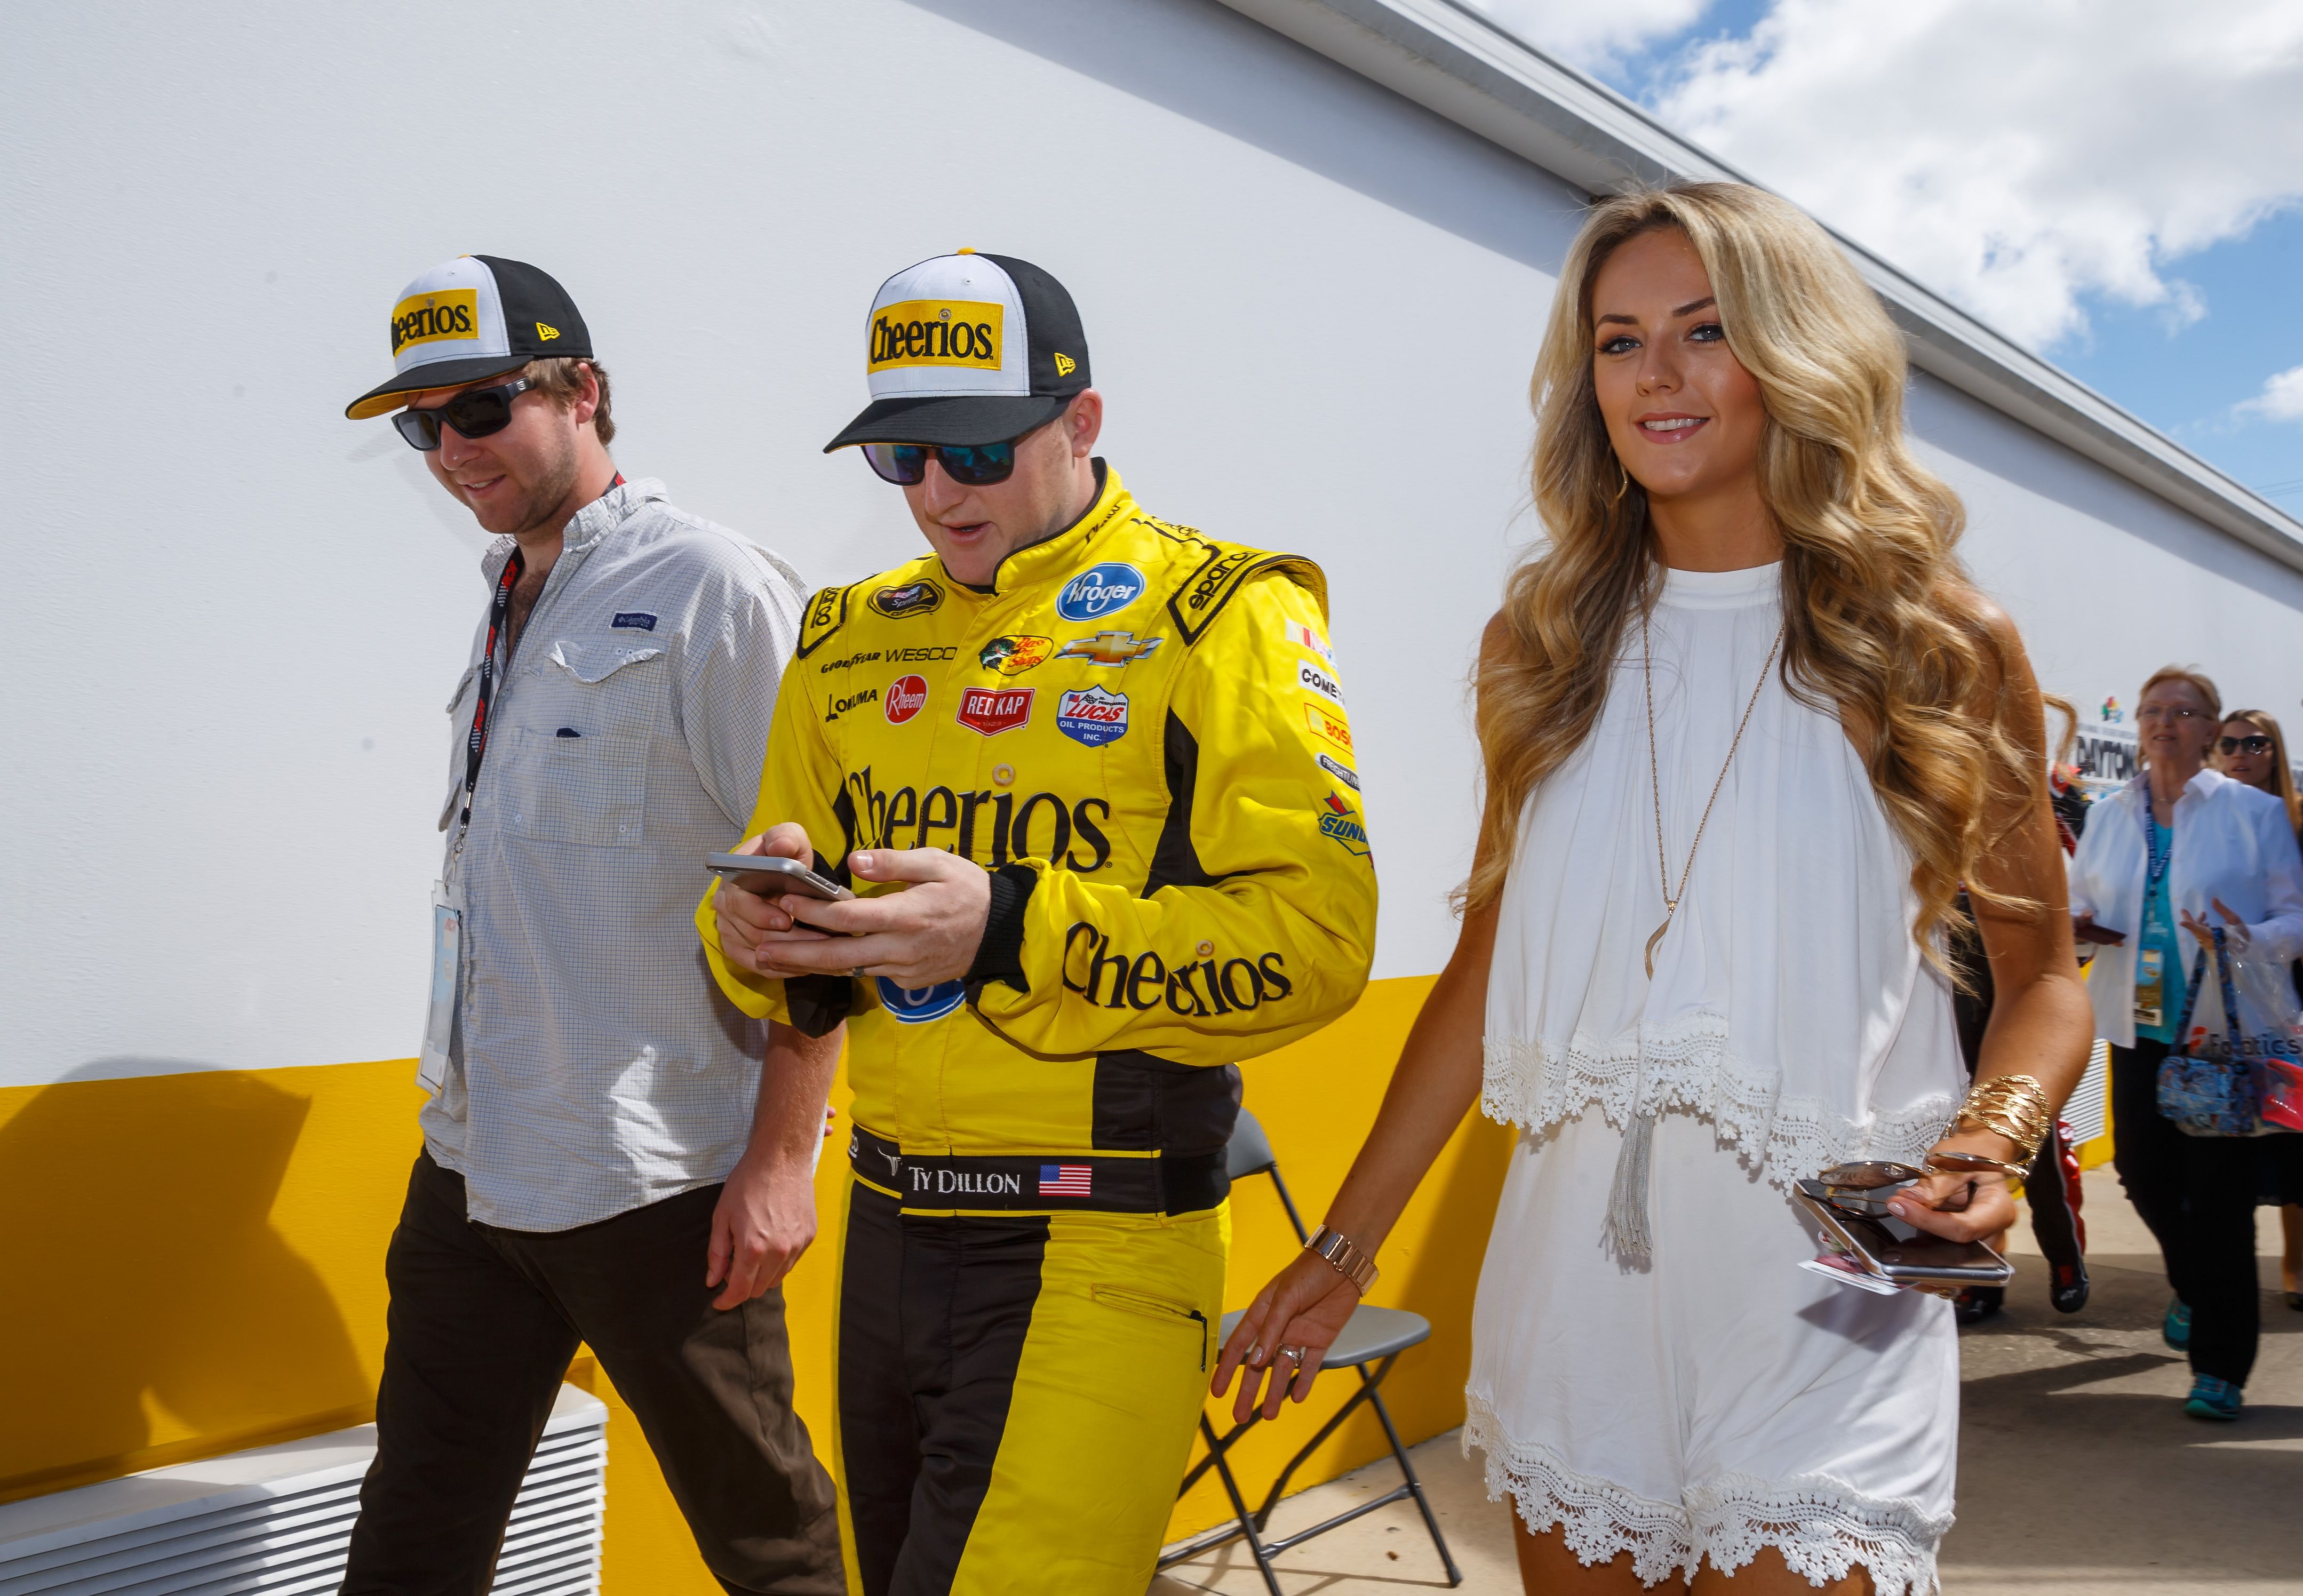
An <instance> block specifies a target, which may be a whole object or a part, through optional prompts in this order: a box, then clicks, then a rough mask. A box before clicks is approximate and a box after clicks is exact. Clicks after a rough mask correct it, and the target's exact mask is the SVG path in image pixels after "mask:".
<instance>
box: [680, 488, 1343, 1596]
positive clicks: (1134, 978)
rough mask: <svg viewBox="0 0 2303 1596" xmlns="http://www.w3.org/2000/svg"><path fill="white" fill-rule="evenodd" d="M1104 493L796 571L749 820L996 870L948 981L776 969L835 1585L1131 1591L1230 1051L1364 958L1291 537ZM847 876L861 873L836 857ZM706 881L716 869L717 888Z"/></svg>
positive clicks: (1217, 1276)
mask: <svg viewBox="0 0 2303 1596" xmlns="http://www.w3.org/2000/svg"><path fill="white" fill-rule="evenodd" d="M1097 469H1098V472H1099V476H1100V478H1101V492H1100V494H1098V496H1097V499H1096V501H1095V502H1094V504H1093V505H1092V507H1091V508H1090V509H1089V511H1087V513H1086V514H1085V515H1084V517H1082V518H1081V519H1079V520H1078V521H1077V522H1076V523H1075V524H1074V525H1073V526H1071V527H1070V528H1067V530H1065V531H1064V532H1062V533H1059V535H1058V536H1055V537H1054V538H1052V539H1050V540H1049V541H1047V542H1045V543H1042V544H1039V545H1033V547H1031V548H1027V549H1025V550H1022V551H1020V552H1018V553H1016V554H1014V555H1011V556H1010V557H1009V558H1008V560H1007V561H1005V562H1003V563H1002V564H1001V566H1000V570H999V572H998V573H997V577H996V579H995V580H994V582H993V584H992V585H991V589H990V590H988V591H979V590H976V589H973V588H970V587H965V586H963V585H961V584H959V583H957V582H955V581H953V580H952V579H951V578H949V576H948V575H947V574H946V573H945V571H944V570H943V568H942V565H941V562H940V561H938V560H937V559H936V558H935V557H934V556H932V555H929V556H924V557H923V558H921V559H918V560H915V561H913V562H910V563H908V564H906V565H903V566H899V567H898V568H897V569H896V570H891V571H888V572H886V573H884V574H882V575H881V576H878V577H874V578H870V579H869V580H866V581H863V582H858V583H856V584H855V585H853V586H852V587H835V588H827V589H825V590H824V591H822V592H821V593H818V594H817V595H814V598H813V599H812V600H811V601H810V602H809V604H808V607H807V612H806V618H805V622H804V625H803V628H802V631H801V637H800V642H799V646H798V652H797V657H796V658H795V659H794V660H793V662H792V663H791V666H790V668H789V670H788V671H786V672H785V675H784V679H783V685H782V689H781V692H780V697H779V698H778V701H777V705H776V715H775V722H774V728H773V730H772V733H771V734H770V738H769V742H768V750H767V759H766V766H765V770H764V773H763V778H762V781H761V785H760V798H759V807H758V810H757V812H756V813H755V815H754V816H753V819H752V825H751V830H752V832H755V833H756V832H762V831H764V830H766V829H767V828H768V827H769V826H771V825H772V824H775V823H779V822H783V821H797V822H798V823H801V824H802V825H803V826H805V827H806V831H807V834H808V837H809V840H810V842H811V843H812V845H813V847H814V849H815V851H816V855H817V857H816V860H815V866H816V868H817V869H818V870H820V871H822V872H824V873H825V874H831V875H832V876H834V877H835V878H837V879H839V880H840V881H842V882H848V883H849V884H853V882H852V880H851V878H850V877H849V876H848V872H847V868H846V863H847V857H848V853H849V852H850V851H851V850H853V849H858V848H893V849H909V848H944V849H952V850H955V851H957V852H958V853H960V854H962V855H964V856H966V857H968V858H971V859H973V860H974V861H975V862H976V863H978V864H980V865H982V866H984V867H985V868H986V869H987V870H989V871H991V873H992V882H991V885H992V904H991V918H990V923H989V925H988V926H987V928H986V931H985V934H984V939H983V948H982V950H981V951H980V952H979V953H978V955H977V957H976V960H975V965H974V968H973V969H971V970H970V971H969V972H968V975H967V977H966V979H964V980H958V981H953V982H949V983H947V984H943V985H941V986H937V987H931V988H927V989H923V990H913V991H905V990H902V989H899V988H898V987H897V986H896V985H895V984H893V983H891V982H889V981H886V980H852V981H851V980H848V979H847V978H834V977H809V978H806V979H797V980H793V981H790V982H781V981H773V980H768V979H765V978H763V977H760V976H757V975H752V974H750V973H748V972H744V971H739V970H736V969H733V968H730V967H729V966H728V964H727V963H726V962H725V960H724V959H723V958H721V950H720V944H719V936H718V929H717V923H716V920H715V917H714V913H713V895H711V894H707V895H706V897H705V898H704V902H703V904H702V905H701V906H700V907H699V908H698V910H697V925H698V929H699V931H700V932H701V933H702V937H703V942H704V949H705V951H706V954H707V956H708V957H709V958H710V960H711V964H712V968H713V973H714V975H716V976H717V977H718V979H719V981H720V984H721V986H722V987H723V988H724V989H725V990H726V992H727V993H728V995H729V997H730V999H731V1000H733V1001H735V1002H736V1003H737V1004H738V1005H739V1006H740V1007H742V1008H743V1009H746V1010H747V1012H750V1013H752V1014H757V1015H772V1016H773V1017H775V1018H780V1019H785V1020H788V1021H789V1022H790V1023H792V1024H795V1025H797V1026H800V1027H801V1028H802V1029H804V1030H807V1031H811V1032H814V1033H817V1034H821V1033H822V1032H823V1031H826V1030H829V1029H830V1028H831V1026H834V1025H836V1024H837V1023H839V1020H840V1019H842V1018H845V1019H846V1020H847V1021H848V1024H849V1026H850V1029H849V1033H848V1077H849V1081H850V1083H851V1085H853V1086H854V1088H855V1093H856V1098H855V1109H854V1114H855V1120H856V1131H855V1135H854V1138H853V1143H852V1145H851V1147H850V1161H851V1166H852V1178H851V1180H850V1183H849V1186H848V1209H847V1213H846V1215H845V1219H844V1223H843V1227H842V1243H841V1248H842V1251H841V1281H840V1305H839V1335H838V1340H839V1376H838V1379H839V1393H838V1397H839V1424H838V1425H837V1427H836V1434H837V1451H838V1457H839V1466H840V1474H841V1477H842V1483H843V1486H844V1488H845V1489H844V1491H843V1502H842V1507H843V1512H844V1514H845V1516H846V1517H845V1523H844V1526H843V1527H844V1530H845V1533H846V1534H847V1536H848V1558H849V1563H848V1566H849V1569H850V1575H849V1578H850V1583H851V1586H852V1588H855V1589H856V1590H859V1591H862V1592H868V1593H870V1596H881V1593H882V1592H904V1593H906V1596H910V1593H912V1592H944V1591H969V1592H974V1591H984V1592H991V1591H1000V1592H1008V1591H1019V1590H1042V1589H1044V1590H1062V1591H1066V1592H1104V1591H1109V1592H1123V1591H1124V1592H1127V1593H1128V1596H1140V1592H1142V1591H1143V1587H1144V1585H1145V1583H1147V1581H1148V1579H1149V1577H1150V1575H1151V1563H1152V1560H1153V1558H1154V1557H1155V1555H1156V1552H1157V1550H1158V1546H1159V1543H1160V1532H1161V1530H1162V1529H1163V1527H1164V1526H1165V1524H1166V1522H1167V1518H1168V1509H1169V1507H1171V1506H1172V1504H1173V1501H1174V1497H1175V1491H1176V1486H1177V1482H1178V1480H1179V1478H1180V1476H1181V1474H1182V1472H1183V1467H1184V1464H1185V1454H1186V1451H1187V1449H1188V1448H1189V1445H1190V1440H1191V1435H1192V1432H1193V1430H1194V1423H1195V1420H1196V1415H1197V1414H1198V1412H1199V1409H1200V1404H1201V1399H1202V1395H1203V1393H1204V1391H1205V1389H1206V1388H1205V1383H1204V1382H1205V1379H1206V1372H1207V1370H1208V1368H1209V1367H1210V1360H1211V1357H1212V1355H1213V1352H1214V1349H1215V1346H1216V1326H1217V1325H1218V1323H1219V1321H1220V1319H1221V1307H1222V1292H1223V1277H1224V1255H1225V1251H1226V1246H1227V1237H1228V1211H1227V1207H1226V1203H1225V1198H1226V1192H1227V1181H1226V1178H1225V1174H1224V1153H1223V1149H1224V1144H1225V1142H1226V1140H1227V1138H1228V1136H1229V1135H1230V1132H1231V1127H1232V1122H1233V1119H1234V1118H1235V1116H1236V1112H1237V1108H1238V1102H1239V1074H1238V1070H1237V1069H1236V1068H1235V1066H1236V1063H1237V1061H1238V1060H1242V1059H1245V1058H1249V1057H1252V1056H1253V1055H1255V1054H1257V1053H1261V1052H1265V1051H1270V1049H1273V1048H1276V1047H1278V1046H1280V1045H1282V1044H1283V1043H1289V1042H1293V1041H1295V1040H1297V1039H1298V1038H1301V1037H1303V1036H1306V1035H1309V1034H1312V1032H1313V1031H1316V1030H1317V1029H1319V1028H1320V1026H1324V1025H1326V1024H1327V1023H1328V1022H1329V1021H1330V1020H1332V1019H1334V1018H1336V1017H1337V1015H1339V1014H1341V1013H1342V1012H1343V1011H1344V1010H1345V1009H1346V1008H1348V1007H1349V1006H1350V1005H1351V1003H1352V1002H1353V1001H1354V999H1355V998H1356V997H1357V996H1358V995H1359V992H1360V991H1361V989H1362V986H1363V985H1364V984H1365V983H1366V979H1367V972H1368V963H1369V958H1370V954H1371V949H1372V945H1373V942H1374V932H1375V909H1376V886H1375V874H1374V868H1373V864H1372V861H1371V858H1370V857H1369V847H1368V840H1367V833H1366V831H1365V829H1364V826H1363V823H1362V819H1361V812H1360V805H1359V778H1358V774H1357V773H1356V770H1355V768H1354V763H1353V757H1352V733H1351V727H1350V722H1349V720H1348V718H1347V716H1346V714H1345V709H1344V694H1343V688H1342V686H1341V684H1340V680H1339V677H1338V675H1337V671H1336V668H1335V664H1334V661H1333V658H1332V655H1331V654H1330V651H1329V645H1328V641H1327V635H1326V634H1327V618H1326V612H1325V611H1326V587H1325V582H1324V578H1322V577H1321V575H1320V571H1319V569H1318V568H1317V567H1316V566H1314V565H1313V564H1312V563H1311V562H1309V561H1307V560H1303V559H1302V558H1299V557H1297V556H1295V555H1290V554H1277V553H1264V552H1261V551H1258V550H1254V549H1248V548H1241V547H1238V546H1236V545H1228V544H1221V543H1217V542H1214V541H1212V540H1211V539H1209V538H1207V537H1204V536H1201V535H1200V534H1199V533H1198V532H1196V531H1194V530H1193V529H1191V528H1185V527H1178V526H1173V525H1170V524H1168V523H1167V522H1164V521H1160V520H1158V519H1154V518H1152V517H1151V516H1150V515H1147V514H1145V513H1144V512H1143V511H1142V510H1140V509H1138V508H1137V506H1136V504H1135V501H1134V500H1133V499H1132V498H1131V497H1130V496H1129V495H1128V494H1127V492H1126V489H1125V488H1124V487H1123V486H1121V484H1120V480H1119V477H1118V473H1117V472H1116V471H1112V470H1110V469H1108V468H1106V467H1104V466H1103V464H1102V462H1101V461H1099V462H1097ZM864 890H865V891H881V890H884V889H880V888H873V887H870V886H868V885H867V886H866V887H865V889H864ZM715 891H716V889H715Z"/></svg>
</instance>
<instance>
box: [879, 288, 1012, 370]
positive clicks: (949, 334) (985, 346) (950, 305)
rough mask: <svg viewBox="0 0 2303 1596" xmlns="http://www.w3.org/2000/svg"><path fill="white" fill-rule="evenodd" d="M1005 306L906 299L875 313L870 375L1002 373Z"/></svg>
mask: <svg viewBox="0 0 2303 1596" xmlns="http://www.w3.org/2000/svg"><path fill="white" fill-rule="evenodd" d="M1007 314H1008V309H1007V307H1006V306H1004V305H995V304H991V303H988V302H986V301H984V300H905V301H903V303H901V304H899V305H890V306H887V307H886V308H883V309H881V310H878V311H875V312H874V313H873V317H872V348H871V352H870V354H869V355H868V356H867V357H866V359H865V371H867V372H875V373H876V372H881V371H885V370H887V369H888V368H889V367H897V366H967V367H974V368H975V369H976V370H978V371H997V370H999V369H1000V333H1001V331H1002V329H1003V327H1004V325H1005V317H1006V316H1007Z"/></svg>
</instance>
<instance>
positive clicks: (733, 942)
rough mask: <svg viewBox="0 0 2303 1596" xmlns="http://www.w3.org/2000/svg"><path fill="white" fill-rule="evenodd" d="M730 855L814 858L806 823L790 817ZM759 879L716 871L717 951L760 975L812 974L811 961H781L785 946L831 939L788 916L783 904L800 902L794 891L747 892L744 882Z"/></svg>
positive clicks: (736, 963) (812, 966)
mask: <svg viewBox="0 0 2303 1596" xmlns="http://www.w3.org/2000/svg"><path fill="white" fill-rule="evenodd" d="M729 852H730V854H741V855H748V856H752V857H763V858H772V859H791V860H796V861H797V862H799V863H801V864H806V863H807V862H808V861H809V860H811V859H813V858H814V857H815V849H814V848H813V847H811V846H810V845H809V842H808V840H807V832H806V828H804V827H802V826H800V825H798V824H796V823H793V822H790V821H786V822H785V823H783V824H781V825H778V826H771V827H770V828H769V829H768V830H767V831H765V832H762V833H761V834H760V835H759V836H756V837H747V838H745V839H744V840H743V841H741V842H739V843H738V844H737V845H736V846H735V847H734V848H732V849H729ZM746 879H750V880H753V881H755V882H756V881H757V880H759V877H758V876H756V875H755V876H751V877H748V878H745V877H738V876H733V875H730V874H725V873H722V874H721V877H720V893H719V896H718V897H717V898H716V899H714V900H713V901H714V907H715V908H717V909H718V911H719V921H720V950H721V952H722V953H724V954H725V955H727V958H728V962H729V963H730V964H732V965H734V966H735V967H737V968H738V969H744V970H751V971H754V972H755V973H757V974H759V975H769V976H776V977H781V976H786V975H814V974H816V973H817V971H816V967H815V966H814V965H812V964H810V965H802V966H794V967H788V966H786V965H785V964H784V963H783V962H782V956H783V954H784V952H785V950H787V949H789V948H790V947H792V946H794V945H795V944H804V943H810V942H819V943H820V942H831V941H833V940H835V939H834V938H833V937H832V935H831V933H828V932H823V931H819V930H817V929H815V928H814V927H813V926H809V925H801V924H800V923H799V922H798V921H797V919H795V918H794V917H793V916H792V913H791V910H790V908H789V905H791V904H794V903H797V902H800V901H803V899H800V898H799V897H798V896H797V894H794V893H779V894H775V895H773V896H767V895H763V894H761V893H758V892H755V891H750V890H749V889H748V888H747V887H746V886H745V885H744V881H745V880H746Z"/></svg>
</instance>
